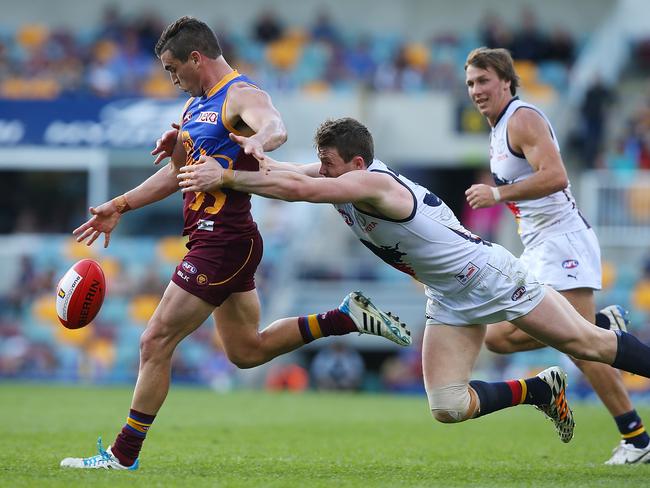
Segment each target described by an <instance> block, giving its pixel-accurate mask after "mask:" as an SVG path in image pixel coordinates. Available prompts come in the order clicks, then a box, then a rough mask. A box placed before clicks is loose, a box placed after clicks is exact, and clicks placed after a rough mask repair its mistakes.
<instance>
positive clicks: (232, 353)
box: [226, 349, 264, 369]
mask: <svg viewBox="0 0 650 488" xmlns="http://www.w3.org/2000/svg"><path fill="white" fill-rule="evenodd" d="M226 355H227V356H228V359H229V360H230V362H231V363H232V364H234V365H235V366H237V367H238V368H239V369H250V368H254V367H255V366H259V365H260V364H263V363H264V361H262V360H261V359H260V358H259V357H258V356H259V354H258V351H256V350H254V349H237V350H228V351H226Z"/></svg>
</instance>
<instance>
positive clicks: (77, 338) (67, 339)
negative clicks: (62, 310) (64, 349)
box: [56, 322, 93, 346]
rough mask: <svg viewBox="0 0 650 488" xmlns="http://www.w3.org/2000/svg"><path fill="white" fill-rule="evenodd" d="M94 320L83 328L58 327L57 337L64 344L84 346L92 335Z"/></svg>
mask: <svg viewBox="0 0 650 488" xmlns="http://www.w3.org/2000/svg"><path fill="white" fill-rule="evenodd" d="M92 327H93V324H92V322H91V323H90V324H88V325H87V326H85V327H82V328H81V329H66V328H65V327H63V326H60V327H57V328H56V338H57V340H58V341H59V342H61V343H63V344H69V345H71V346H83V345H84V344H85V343H86V341H87V340H88V339H89V338H90V337H91V335H92V331H93V329H92Z"/></svg>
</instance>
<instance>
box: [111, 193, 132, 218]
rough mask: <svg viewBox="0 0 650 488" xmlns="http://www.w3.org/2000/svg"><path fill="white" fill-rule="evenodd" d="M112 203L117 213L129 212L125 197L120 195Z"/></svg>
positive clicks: (129, 207) (129, 208)
mask: <svg viewBox="0 0 650 488" xmlns="http://www.w3.org/2000/svg"><path fill="white" fill-rule="evenodd" d="M113 203H114V204H115V208H116V209H117V213H120V214H123V213H126V212H128V211H129V210H131V206H130V205H129V202H127V201H126V196H124V195H120V196H119V197H115V198H113Z"/></svg>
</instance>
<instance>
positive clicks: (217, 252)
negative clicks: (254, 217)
mask: <svg viewBox="0 0 650 488" xmlns="http://www.w3.org/2000/svg"><path fill="white" fill-rule="evenodd" d="M262 252H263V243H262V236H261V235H260V234H259V233H258V234H255V235H254V236H253V237H250V238H247V239H242V240H237V241H226V242H212V241H200V240H199V241H196V242H195V243H193V244H192V247H191V248H190V251H189V252H188V253H187V254H186V255H185V257H184V258H183V261H182V262H181V263H180V264H179V265H178V266H177V267H176V270H175V271H174V275H173V276H172V281H173V282H174V283H176V284H177V285H178V286H180V287H181V288H182V289H183V290H185V291H187V292H188V293H191V294H192V295H194V296H197V297H199V298H201V299H202V300H205V301H206V302H208V303H210V304H212V305H214V306H215V307H218V306H219V305H221V304H222V303H223V302H224V301H225V300H226V298H228V297H229V296H230V294H231V293H238V292H244V291H250V290H254V289H255V270H256V269H257V266H258V265H259V264H260V261H261V260H262Z"/></svg>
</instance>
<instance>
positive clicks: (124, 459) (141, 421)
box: [111, 409, 156, 466]
mask: <svg viewBox="0 0 650 488" xmlns="http://www.w3.org/2000/svg"><path fill="white" fill-rule="evenodd" d="M155 418H156V416H155V415H147V414H146V413H142V412H138V411H137V410H133V409H131V410H130V411H129V416H128V417H127V419H126V424H124V427H122V432H120V433H119V434H117V437H116V438H115V442H114V443H113V445H112V446H111V452H112V453H113V455H115V457H116V458H117V459H118V460H119V461H120V464H122V465H123V466H132V465H133V463H134V462H135V460H136V459H138V456H139V455H140V450H141V449H142V443H143V442H144V439H145V437H146V436H147V432H148V431H149V427H151V424H152V423H153V420H154V419H155Z"/></svg>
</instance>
